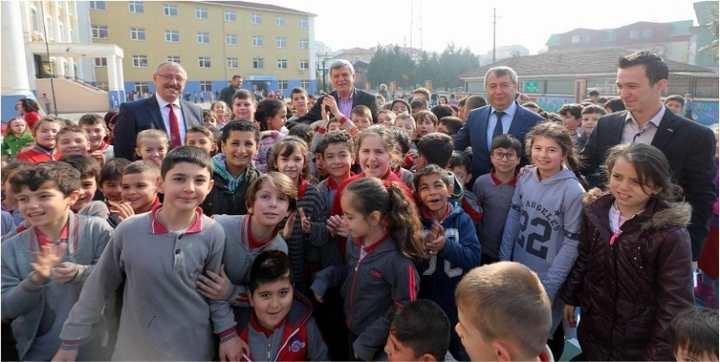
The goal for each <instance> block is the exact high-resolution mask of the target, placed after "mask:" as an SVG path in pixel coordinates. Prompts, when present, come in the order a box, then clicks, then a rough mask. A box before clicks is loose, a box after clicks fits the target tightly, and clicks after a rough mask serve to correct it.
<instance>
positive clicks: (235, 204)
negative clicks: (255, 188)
mask: <svg viewBox="0 0 720 362" xmlns="http://www.w3.org/2000/svg"><path fill="white" fill-rule="evenodd" d="M213 166H214V168H215V169H214V172H213V180H214V181H215V184H214V185H213V188H212V190H210V194H208V195H207V197H206V198H205V201H204V202H203V204H202V209H203V211H204V212H205V215H215V214H228V215H245V214H247V207H246V206H245V194H246V193H247V190H248V188H249V187H250V185H251V184H252V183H253V181H255V179H257V178H258V177H260V171H258V170H257V169H256V168H255V167H253V166H251V165H248V166H247V168H246V169H245V172H244V173H243V175H242V176H241V177H242V178H241V179H240V180H238V181H236V180H235V179H234V178H233V176H232V175H231V174H230V172H229V171H227V166H226V165H225V155H223V154H218V155H215V156H214V157H213Z"/></svg>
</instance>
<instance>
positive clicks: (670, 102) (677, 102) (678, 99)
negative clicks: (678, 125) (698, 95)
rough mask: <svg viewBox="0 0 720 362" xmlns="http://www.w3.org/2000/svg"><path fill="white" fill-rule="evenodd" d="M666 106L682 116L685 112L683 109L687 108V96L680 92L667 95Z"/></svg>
mask: <svg viewBox="0 0 720 362" xmlns="http://www.w3.org/2000/svg"><path fill="white" fill-rule="evenodd" d="M665 107H666V108H667V109H669V110H670V111H671V112H673V113H675V114H677V115H678V116H682V115H683V114H685V112H684V110H683V109H684V108H685V98H683V96H681V95H678V94H673V95H670V96H667V97H665Z"/></svg>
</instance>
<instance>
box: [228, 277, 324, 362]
mask: <svg viewBox="0 0 720 362" xmlns="http://www.w3.org/2000/svg"><path fill="white" fill-rule="evenodd" d="M293 295H294V297H293V301H292V305H291V307H290V311H289V312H288V314H287V316H286V317H285V321H284V322H283V323H281V324H280V325H279V326H278V327H277V328H275V329H273V330H272V331H269V330H266V329H265V328H263V327H262V326H261V325H260V324H259V323H258V322H257V320H256V319H255V316H254V314H253V310H252V309H251V308H249V307H245V308H237V309H236V310H235V318H236V320H237V322H238V326H245V327H243V328H242V329H241V330H240V331H238V332H239V334H240V338H242V340H243V341H245V343H247V344H248V347H249V349H250V355H249V356H248V357H249V359H250V360H251V361H327V360H328V356H327V346H326V345H325V342H323V339H322V335H321V334H320V330H319V329H318V327H317V324H316V323H315V320H314V319H313V318H312V311H313V308H312V304H311V303H310V301H309V300H307V299H306V298H305V297H303V296H302V294H300V293H298V292H297V291H295V293H293ZM266 333H267V334H266Z"/></svg>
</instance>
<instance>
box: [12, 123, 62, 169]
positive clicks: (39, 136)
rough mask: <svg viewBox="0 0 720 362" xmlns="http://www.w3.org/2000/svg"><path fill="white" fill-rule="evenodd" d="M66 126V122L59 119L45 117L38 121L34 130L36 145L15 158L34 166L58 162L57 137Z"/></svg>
mask: <svg viewBox="0 0 720 362" xmlns="http://www.w3.org/2000/svg"><path fill="white" fill-rule="evenodd" d="M64 125H65V122H64V121H62V120H60V119H59V118H49V117H45V118H43V119H41V120H39V121H37V123H36V124H35V128H33V129H32V133H33V138H34V139H35V144H34V145H32V147H28V148H25V149H24V150H22V151H20V152H19V153H18V154H17V156H15V157H16V158H17V159H18V161H25V162H28V163H32V164H36V163H40V162H45V161H54V160H56V159H57V153H56V152H55V146H56V144H57V139H56V136H57V134H58V132H60V128H62V127H63V126H64Z"/></svg>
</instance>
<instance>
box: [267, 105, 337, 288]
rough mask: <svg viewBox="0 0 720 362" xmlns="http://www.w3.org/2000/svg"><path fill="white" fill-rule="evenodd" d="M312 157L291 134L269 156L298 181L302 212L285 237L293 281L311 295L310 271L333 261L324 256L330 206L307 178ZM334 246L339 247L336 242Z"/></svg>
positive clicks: (273, 166)
mask: <svg viewBox="0 0 720 362" xmlns="http://www.w3.org/2000/svg"><path fill="white" fill-rule="evenodd" d="M261 103H262V102H261ZM309 158H310V156H309V152H308V147H307V144H306V143H305V142H304V141H302V140H301V139H299V138H297V137H294V136H288V137H286V138H285V139H283V140H282V141H281V142H280V143H278V144H276V145H275V146H273V147H272V149H271V150H270V154H269V156H268V170H270V171H279V172H282V173H283V174H285V175H286V176H288V177H289V178H290V179H291V180H292V181H293V183H294V184H295V185H297V190H298V191H297V203H296V207H297V211H298V215H297V217H295V222H294V225H292V232H291V233H290V235H289V236H288V238H286V239H285V241H287V244H288V251H289V254H288V255H289V256H290V261H291V263H292V268H293V270H292V276H293V285H294V286H295V288H296V289H297V290H298V291H300V292H301V293H303V294H305V295H307V296H309V294H308V291H309V287H310V273H314V272H316V271H318V270H320V269H321V268H323V267H326V266H328V265H329V264H328V262H327V261H324V260H323V259H325V258H327V257H328V256H329V255H328V252H326V251H325V250H323V249H325V248H323V247H324V246H325V245H326V244H327V241H328V239H327V229H326V227H325V220H326V219H327V214H326V210H327V208H326V207H325V202H324V201H323V196H322V194H321V193H320V191H318V189H317V187H316V186H315V185H313V184H310V183H308V181H307V177H308V173H309V167H308V160H309ZM333 249H335V250H337V249H336V248H334V245H333ZM335 259H336V260H337V258H335ZM323 261H324V262H323Z"/></svg>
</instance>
